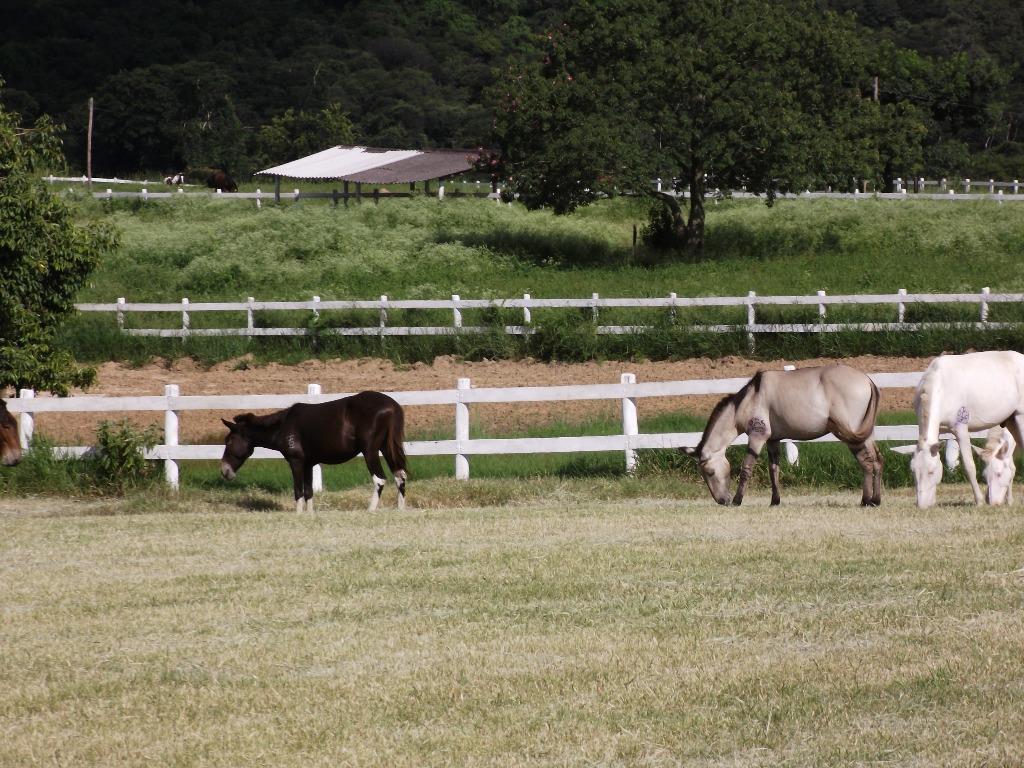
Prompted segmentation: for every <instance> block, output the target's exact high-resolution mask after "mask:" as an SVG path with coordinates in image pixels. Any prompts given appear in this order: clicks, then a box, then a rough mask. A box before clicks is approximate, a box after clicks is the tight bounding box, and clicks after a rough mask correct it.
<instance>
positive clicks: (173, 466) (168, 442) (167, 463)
mask: <svg viewBox="0 0 1024 768" xmlns="http://www.w3.org/2000/svg"><path fill="white" fill-rule="evenodd" d="M178 394H179V390H178V385H177V384H165V385H164V397H167V398H171V397H177V396H178ZM164 445H165V446H166V447H168V448H170V447H172V446H175V445H178V413H177V411H175V410H173V409H172V408H171V407H170V403H168V404H167V410H166V411H164ZM164 479H165V480H166V481H167V484H168V485H169V486H170V487H171V489H172V490H175V491H176V490H178V462H176V461H174V460H173V459H164Z"/></svg>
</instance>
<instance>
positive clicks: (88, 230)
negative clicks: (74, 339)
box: [0, 107, 117, 395]
mask: <svg viewBox="0 0 1024 768" xmlns="http://www.w3.org/2000/svg"><path fill="white" fill-rule="evenodd" d="M19 123H20V118H19V116H18V115H17V114H15V113H13V112H7V111H5V110H4V109H3V108H2V107H0V389H3V388H6V387H14V388H20V387H31V388H34V389H40V390H49V391H51V392H54V393H55V394H58V395H66V394H67V392H68V388H69V387H72V386H85V385H87V384H89V383H91V382H92V380H93V378H94V377H95V371H93V370H91V369H83V368H79V367H77V366H76V365H75V362H74V360H73V359H72V358H71V355H70V354H68V353H67V352H65V351H63V350H60V349H59V348H58V347H57V345H56V343H55V334H56V331H57V330H58V328H59V326H60V324H61V322H62V321H63V320H64V319H65V318H66V317H67V316H68V315H69V314H70V313H71V312H73V311H74V304H73V301H74V297H75V294H76V293H77V292H78V290H79V288H81V286H82V284H83V283H84V282H85V279H86V278H87V276H88V275H89V273H90V272H91V271H92V270H93V268H94V267H95V266H96V264H97V262H98V261H99V259H100V256H101V255H102V254H103V253H104V251H106V250H107V249H109V248H112V247H114V245H115V244H116V241H117V238H116V235H115V233H114V232H113V230H111V229H110V228H108V227H105V226H80V225H78V224H76V223H75V222H74V220H73V218H72V214H71V212H70V211H69V210H68V207H67V206H66V205H65V204H64V203H63V202H61V201H60V200H59V199H57V198H56V197H54V196H53V195H52V194H50V192H49V191H48V190H47V189H46V187H45V186H44V182H43V181H42V179H41V174H42V173H43V171H44V170H51V169H57V168H61V167H63V157H62V155H61V152H60V146H61V143H60V136H59V131H60V128H59V127H58V126H55V125H54V124H53V123H52V122H51V121H50V120H49V119H47V118H45V117H43V118H40V119H39V120H37V121H36V122H35V124H34V125H33V126H32V127H28V128H25V127H21V126H20V125H19Z"/></svg>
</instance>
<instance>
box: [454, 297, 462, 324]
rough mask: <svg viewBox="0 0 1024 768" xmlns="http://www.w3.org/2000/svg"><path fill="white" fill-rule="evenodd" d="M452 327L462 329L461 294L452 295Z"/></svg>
mask: <svg viewBox="0 0 1024 768" xmlns="http://www.w3.org/2000/svg"><path fill="white" fill-rule="evenodd" d="M452 326H453V327H454V328H461V327H462V310H461V309H459V294H457V293H453V294H452Z"/></svg>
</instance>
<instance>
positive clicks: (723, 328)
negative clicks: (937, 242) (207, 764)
mask: <svg viewBox="0 0 1024 768" xmlns="http://www.w3.org/2000/svg"><path fill="white" fill-rule="evenodd" d="M915 304H917V305H933V304H968V305H975V306H976V307H977V320H976V321H972V322H955V321H949V322H940V321H929V322H911V321H907V319H906V309H907V306H908V305H915ZM992 304H1024V293H992V292H991V291H990V290H989V289H988V288H982V289H981V291H980V292H978V293H908V292H907V290H906V289H904V288H900V289H899V290H897V292H896V293H891V294H850V295H834V296H830V295H828V294H826V292H825V291H818V292H817V293H816V294H815V295H813V296H758V295H757V294H756V293H755V292H754V291H750V292H749V293H748V294H747V295H746V296H695V297H687V296H678V295H677V294H675V293H670V294H669V295H668V296H666V297H651V298H602V297H600V296H599V295H598V294H596V293H595V294H592V295H591V297H590V298H581V299H538V298H533V297H531V296H530V294H528V293H527V294H523V297H522V298H508V299H463V298H462V297H460V296H459V295H457V294H455V295H452V297H451V298H450V299H397V300H396V299H390V298H388V297H387V296H381V297H380V298H379V299H373V300H321V298H320V297H319V296H314V297H312V299H311V300H310V301H256V299H255V298H253V297H251V296H250V297H248V299H247V300H246V301H245V302H195V303H193V302H191V301H189V299H187V298H183V299H182V300H181V301H180V302H179V303H155V302H129V301H127V300H126V299H125V298H124V297H120V298H118V300H117V301H116V302H113V303H105V304H98V303H82V304H76V305H75V306H76V308H77V309H78V311H80V312H98V313H108V314H113V315H115V316H116V319H117V325H118V328H119V329H120V330H121V331H122V332H123V333H125V334H128V335H131V336H152V337H161V338H179V339H184V338H188V337H204V336H225V337H227V336H241V337H250V338H255V337H267V336H311V335H336V336H444V335H452V334H459V333H477V334H478V333H487V332H491V331H495V330H499V331H501V332H503V333H505V334H509V335H528V334H530V333H533V332H534V327H533V315H532V311H533V310H538V309H545V310H547V309H577V310H579V309H582V310H589V311H590V319H591V321H592V322H593V324H594V326H595V332H596V333H597V334H601V335H614V334H631V333H644V332H647V331H650V330H651V329H652V328H654V327H655V326H651V325H602V324H600V322H599V320H600V312H601V310H602V309H621V308H627V309H647V310H664V311H667V312H668V316H669V321H670V322H671V323H676V321H677V318H676V312H677V311H678V310H685V309H694V308H707V307H735V308H745V310H746V322H744V323H683V322H679V323H678V326H679V327H681V328H684V329H687V330H690V331H693V332H700V333H737V332H745V333H746V334H747V336H748V340H749V342H750V343H751V344H753V341H754V336H755V335H756V334H759V333H837V332H841V331H919V330H925V329H929V328H933V329H934V328H941V329H947V328H969V329H974V330H1004V329H1008V328H1015V327H1018V326H1020V325H1021V323H1017V322H991V321H990V320H989V308H990V305H992ZM857 305H862V306H863V305H881V306H889V307H891V308H892V312H893V314H892V320H891V321H889V322H853V321H851V322H828V307H830V306H832V307H837V306H857ZM758 307H789V308H793V307H815V308H816V309H817V313H816V319H815V320H814V321H813V322H802V323H772V322H762V321H759V319H758V317H757V308H758ZM353 310H356V311H372V312H375V313H376V317H377V323H376V324H375V325H363V326H355V327H337V326H331V325H328V324H324V323H321V319H322V318H321V315H320V313H321V312H330V311H353ZM389 310H391V311H398V310H402V311H405V310H408V311H426V310H433V311H437V310H443V311H446V312H448V313H450V317H451V323H450V325H441V326H438V325H429V326H428V325H389V324H388V311H389ZM466 310H515V311H517V312H519V313H521V317H522V324H520V325H502V326H494V327H488V326H480V325H465V324H464V323H463V315H462V313H463V311H466ZM268 311H305V312H310V313H311V315H310V321H311V325H310V326H307V327H263V326H259V325H257V322H256V321H257V313H258V312H268ZM197 312H233V313H236V314H238V315H239V316H240V315H241V314H242V313H244V315H245V318H246V324H245V326H244V327H235V328H225V327H217V328H193V327H192V324H191V317H192V315H193V314H194V313H197ZM132 313H136V314H138V313H172V314H179V315H180V316H181V326H180V327H178V328H132V327H128V325H126V323H125V319H126V317H127V316H128V315H130V314H132Z"/></svg>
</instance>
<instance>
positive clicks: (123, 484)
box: [85, 421, 160, 494]
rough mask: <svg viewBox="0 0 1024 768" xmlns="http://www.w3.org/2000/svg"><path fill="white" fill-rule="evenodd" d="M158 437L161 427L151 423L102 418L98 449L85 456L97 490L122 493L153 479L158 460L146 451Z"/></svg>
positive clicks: (97, 439)
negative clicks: (149, 455) (148, 458)
mask: <svg viewBox="0 0 1024 768" xmlns="http://www.w3.org/2000/svg"><path fill="white" fill-rule="evenodd" d="M159 439H160V433H159V430H158V429H157V428H156V427H154V426H152V425H150V426H147V427H145V428H143V429H139V428H137V427H135V426H133V425H132V424H131V423H130V422H127V421H118V422H110V421H104V422H101V423H100V425H99V428H98V429H97V430H96V450H95V451H94V452H92V454H90V455H89V456H87V457H86V460H85V461H86V465H87V467H88V470H89V474H90V475H91V477H92V479H93V481H94V483H95V485H96V488H97V490H99V491H100V492H114V493H117V494H123V493H124V492H125V491H126V490H128V489H129V488H135V487H138V486H140V485H145V484H149V483H150V482H152V481H153V480H154V479H155V478H156V477H157V471H156V464H155V462H152V461H148V460H147V459H146V458H145V457H144V452H145V451H147V450H149V449H151V448H153V446H155V445H156V444H157V442H159Z"/></svg>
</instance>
